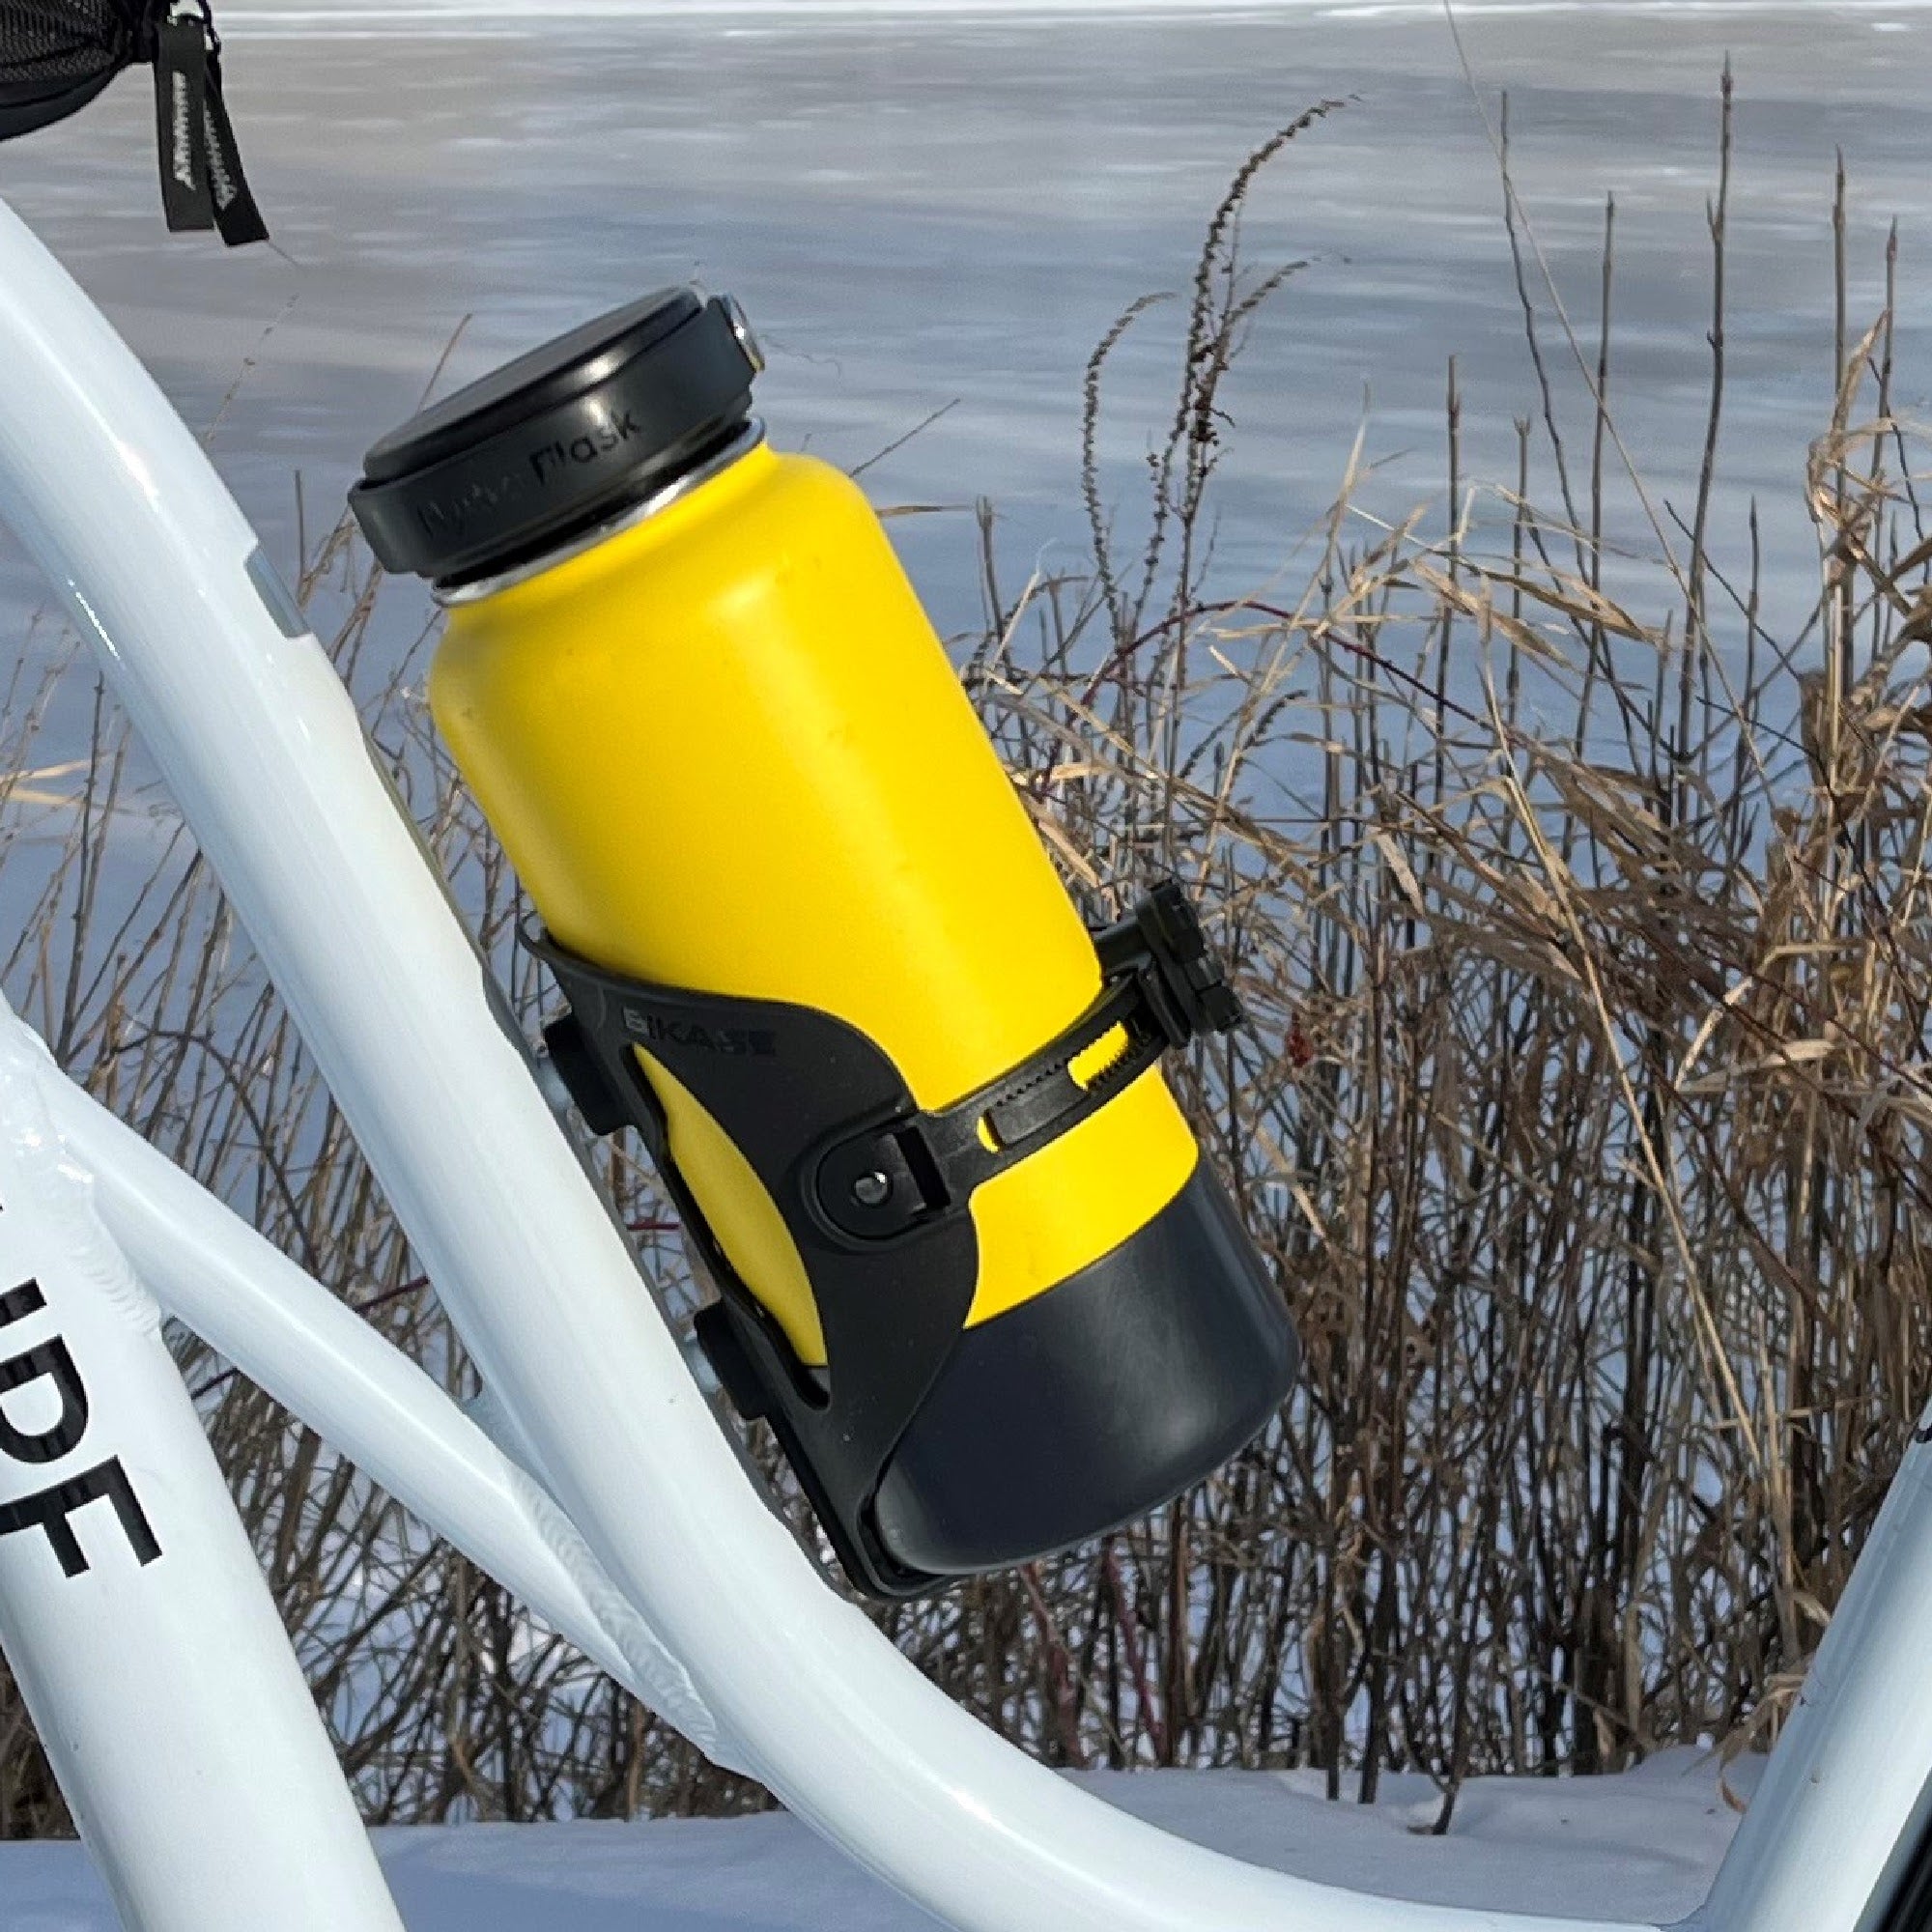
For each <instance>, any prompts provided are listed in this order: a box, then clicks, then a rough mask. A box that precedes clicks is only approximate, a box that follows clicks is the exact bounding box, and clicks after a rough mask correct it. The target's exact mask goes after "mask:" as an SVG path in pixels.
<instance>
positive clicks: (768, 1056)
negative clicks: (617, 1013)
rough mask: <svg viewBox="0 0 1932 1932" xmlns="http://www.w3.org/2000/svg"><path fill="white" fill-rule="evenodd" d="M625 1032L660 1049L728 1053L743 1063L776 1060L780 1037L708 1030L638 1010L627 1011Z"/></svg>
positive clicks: (750, 1030)
mask: <svg viewBox="0 0 1932 1932" xmlns="http://www.w3.org/2000/svg"><path fill="white" fill-rule="evenodd" d="M624 1030H625V1031H626V1032H627V1033H629V1034H630V1035H631V1037H633V1038H634V1039H647V1040H650V1041H652V1042H653V1043H654V1044H656V1045H659V1046H695V1047H697V1048H698V1049H700V1050H701V1051H702V1052H705V1053H728V1054H731V1055H734V1056H735V1057H736V1058H738V1059H741V1060H775V1059H777V1058H778V1051H779V1037H778V1035H777V1034H775V1033H768V1032H766V1031H765V1030H764V1029H763V1028H762V1027H707V1026H699V1025H698V1024H697V1022H696V1020H671V1019H666V1018H665V1016H664V1015H663V1014H662V1013H647V1012H643V1011H641V1010H640V1009H639V1008H637V1007H626V1008H625V1009H624Z"/></svg>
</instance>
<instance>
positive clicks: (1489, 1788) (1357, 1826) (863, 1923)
mask: <svg viewBox="0 0 1932 1932" xmlns="http://www.w3.org/2000/svg"><path fill="white" fill-rule="evenodd" d="M1756 1768H1757V1767H1756V1765H1755V1764H1751V1763H1747V1764H1744V1765H1740V1766H1737V1767H1734V1768H1733V1770H1732V1771H1731V1773H1730V1775H1729V1780H1728V1781H1729V1784H1730V1787H1731V1789H1732V1790H1733V1792H1735V1793H1737V1794H1739V1795H1740V1796H1744V1795H1747V1794H1748V1792H1749V1790H1750V1788H1751V1785H1752V1783H1753V1782H1754V1773H1755V1771H1756ZM1082 1781H1083V1782H1085V1783H1087V1784H1088V1785H1089V1787H1090V1788H1091V1789H1093V1790H1094V1791H1095V1792H1097V1793H1098V1794H1099V1795H1100V1796H1102V1797H1103V1798H1105V1799H1106V1800H1107V1802H1108V1803H1109V1804H1118V1805H1121V1806H1122V1808H1124V1809H1126V1810H1129V1811H1132V1812H1134V1813H1136V1814H1137V1815H1139V1816H1141V1817H1143V1818H1146V1819H1149V1820H1151V1821H1152V1822H1153V1823H1156V1824H1159V1825H1162V1826H1164V1827H1166V1828H1168V1829H1169V1830H1172V1831H1176V1832H1179V1833H1184V1834H1185V1835H1186V1836H1188V1837H1190V1838H1195V1839H1198V1840H1200V1841H1201V1842H1202V1843H1204V1844H1209V1845H1213V1846H1215V1847H1216V1848H1217V1849H1219V1850H1222V1851H1226V1852H1230V1853H1232V1854H1234V1855H1235V1856H1236V1857H1239V1858H1244V1859H1250V1860H1253V1861H1256V1862H1258V1863H1262V1864H1268V1865H1274V1866H1278V1867H1280V1868H1281V1869H1283V1870H1287V1871H1293V1872H1298V1873H1300V1874H1302V1875H1303V1876H1305V1877H1308V1878H1314V1879H1320V1880H1321V1881H1323V1882H1325V1883H1328V1884H1332V1885H1345V1886H1353V1887H1357V1888H1361V1889H1371V1890H1376V1891H1382V1892H1388V1893H1393V1894H1396V1895H1399V1896H1403V1897H1408V1898H1415V1899H1424V1900H1430V1901H1434V1902H1436V1903H1441V1904H1452V1905H1487V1906H1492V1907H1497V1908H1502V1909H1509V1910H1520V1911H1534V1912H1545V1913H1550V1914H1557V1915H1581V1914H1584V1913H1591V1912H1602V1911H1604V1910H1605V1908H1606V1906H1607V1905H1608V1904H1609V1903H1610V1902H1612V1901H1613V1902H1614V1906H1615V1909H1616V1911H1617V1912H1618V1913H1619V1914H1628V1915H1630V1916H1631V1917H1632V1918H1639V1919H1644V1920H1656V1921H1657V1922H1660V1923H1664V1924H1667V1923H1669V1922H1670V1921H1672V1920H1674V1919H1677V1918H1682V1917H1684V1916H1685V1915H1686V1914H1687V1913H1689V1912H1690V1911H1691V1910H1692V1909H1693V1908H1694V1907H1695V1906H1696V1905H1697V1903H1698V1902H1699V1900H1700V1899H1701V1898H1702V1897H1703V1894H1704V1890H1705V1888H1706V1887H1707V1886H1708V1885H1709V1883H1710V1881H1711V1877H1712V1875H1713V1873H1715V1872H1716V1870H1717V1868H1718V1863H1719V1860H1720V1859H1721V1858H1722V1856H1723V1852H1724V1847H1725V1846H1726V1845H1727V1844H1728V1843H1729V1841H1730V1836H1731V1833H1732V1831H1733V1829H1734V1828H1735V1826H1736V1824H1737V1815H1738V1814H1737V1812H1736V1810H1735V1809H1734V1808H1733V1807H1732V1805H1731V1804H1728V1803H1726V1801H1725V1798H1724V1796H1723V1793H1722V1790H1721V1789H1720V1787H1719V1776H1718V1768H1717V1764H1716V1761H1715V1760H1714V1759H1713V1758H1711V1757H1710V1756H1707V1755H1705V1754H1702V1753H1699V1752H1694V1751H1688V1750H1678V1751H1669V1752H1665V1753H1664V1754H1662V1756H1660V1757H1658V1758H1655V1759H1653V1760H1652V1761H1651V1762H1650V1763H1648V1764H1646V1765H1644V1766H1643V1767H1642V1768H1641V1769H1640V1770H1638V1771H1636V1772H1634V1773H1632V1774H1630V1775H1628V1776H1622V1777H1604V1778H1578V1779H1570V1778H1565V1779H1554V1780H1552V1779H1503V1778H1488V1779H1483V1780H1479V1781H1478V1782H1476V1783H1474V1784H1471V1785H1469V1786H1468V1787H1466V1788H1465V1789H1464V1791H1463V1796H1462V1800H1461V1802H1460V1804H1459V1805H1458V1807H1457V1812H1456V1817H1455V1823H1454V1828H1453V1829H1452V1830H1451V1832H1450V1833H1448V1835H1447V1836H1445V1837H1439V1838H1438V1837H1435V1836H1432V1835H1430V1833H1429V1826H1430V1824H1431V1822H1432V1821H1433V1820H1434V1818H1435V1812H1436V1808H1437V1800H1436V1798H1435V1790H1434V1787H1433V1786H1432V1785H1431V1784H1430V1783H1429V1782H1428V1780H1427V1779H1425V1778H1420V1777H1397V1778H1392V1779H1388V1780H1385V1790H1384V1797H1383V1802H1382V1803H1380V1804H1377V1805H1376V1806H1374V1807H1373V1808H1368V1809H1365V1808H1363V1807H1362V1806H1360V1805H1356V1804H1326V1803H1325V1802H1324V1801H1323V1800H1322V1799H1321V1781H1320V1779H1319V1777H1317V1776H1313V1775H1312V1774H1308V1773H1303V1772H1291V1773H1283V1774H1281V1775H1278V1776H1273V1775H1266V1774H1257V1773H1248V1772H1164V1773H1143V1774H1140V1775H1137V1776H1123V1775H1120V1774H1100V1775H1095V1776H1090V1777H1087V1778H1085V1779H1083V1780H1082ZM377 1836H378V1841H379V1843H380V1845H381V1848H382V1853H383V1859H384V1865H385V1866H386V1867H387V1870H388V1874H389V1878H390V1882H391V1883H392V1885H393V1886H394V1888H395V1891H396V1896H397V1900H398V1902H399V1904H400V1905H401V1907H402V1911H403V1916H404V1918H405V1919H406V1920H407V1922H408V1924H409V1926H410V1928H411V1932H561V1928H568V1932H620V1928H621V1932H822V1929H823V1932H830V1928H834V1927H836V1928H837V1929H838V1932H916V1928H919V1927H923V1926H930V1925H931V1924H932V1922H933V1921H932V1920H930V1919H929V1918H926V1917H925V1916H924V1915H923V1913H920V1912H918V1911H916V1910H914V1909H913V1908H912V1907H911V1906H909V1905H906V1904H905V1903H904V1902H903V1901H901V1900H899V1899H897V1898H896V1897H895V1896H894V1895H893V1894H892V1893H891V1892H889V1891H887V1890H886V1889H884V1888H882V1887H881V1886H879V1885H877V1884H875V1883H874V1882H873V1881H871V1880H869V1879H867V1878H866V1877H865V1876H864V1875H863V1874H861V1873H859V1872H857V1871H856V1870H854V1869H853V1868H852V1867H851V1866H849V1865H847V1864H846V1863H845V1862H844V1861H842V1860H841V1859H840V1858H839V1857H838V1854H837V1853H835V1852H833V1851H832V1850H831V1849H829V1848H828V1847H827V1846H825V1845H823V1844H821V1843H820V1842H819V1841H818V1840H817V1839H816V1838H814V1837H813V1836H812V1835H811V1833H809V1832H808V1831H807V1830H806V1829H805V1827H804V1826H802V1825H800V1824H798V1823H797V1822H796V1821H795V1820H794V1819H791V1818H789V1817H784V1816H779V1815H772V1816H766V1817H759V1818H744V1819H731V1820H716V1821H713V1820H700V1821H694V1822H685V1821H679V1822H674V1823H665V1824H643V1825H604V1824H581V1825H484V1826H471V1827H455V1828H449V1829H444V1830H415V1831H386V1832H382V1833H378V1834H377ZM0 1926H4V1927H5V1928H6V1932H111V1928H112V1927H113V1926H114V1917H113V1913H112V1910H111V1909H110V1907H109V1905H108V1903H107V1899H106V1894H105V1893H104V1891H103V1890H102V1889H101V1887H100V1885H99V1881H98V1880H97V1879H96V1877H95V1876H94V1873H93V1870H92V1868H91V1867H90V1865H89V1864H88V1861H87V1858H86V1855H85V1854H84V1853H83V1852H82V1851H81V1850H80V1848H79V1847H78V1846H73V1845H4V1846H0Z"/></svg>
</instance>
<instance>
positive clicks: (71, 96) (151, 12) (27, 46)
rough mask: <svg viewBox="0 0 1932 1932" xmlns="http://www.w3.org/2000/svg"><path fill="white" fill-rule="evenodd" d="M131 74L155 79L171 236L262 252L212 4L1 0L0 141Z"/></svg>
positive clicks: (72, 110)
mask: <svg viewBox="0 0 1932 1932" xmlns="http://www.w3.org/2000/svg"><path fill="white" fill-rule="evenodd" d="M130 67H152V68H153V69H154V71H155V121H156V134H157V138H158V142H159V147H160V163H161V202H162V206H163V207H164V209H165V210H166V212H167V219H168V226H169V227H170V228H172V229H175V230H178V231H179V230H185V229H197V228H205V229H213V230H214V231H215V232H216V233H218V234H219V235H220V237H221V239H222V240H223V241H226V242H228V243H229V244H230V246H235V245H238V244H240V243H241V242H244V241H267V240H268V237H269V231H268V228H267V226H266V225H265V224H264V223H263V220H262V214H261V211H260V210H259V209H258V208H257V207H256V206H255V197H254V196H253V194H251V193H250V192H249V188H248V181H247V177H246V176H245V175H244V174H243V173H242V171H241V152H240V150H239V149H238V148H237V147H236V145H235V129H234V128H233V126H232V125H231V124H230V122H229V119H228V109H227V105H226V103H225V102H224V101H223V99H222V96H221V41H220V37H219V36H218V35H217V34H216V33H215V31H214V22H213V18H212V16H211V15H210V14H209V11H208V7H207V5H206V0H197V4H195V5H183V4H181V0H0V141H6V140H11V139H13V138H14V136H15V135H17V134H31V133H33V132H34V131H35V130H36V129H37V128H46V127H50V126H51V125H52V124H53V123H54V122H56V121H64V120H65V119H66V118H67V117H68V116H69V115H70V114H76V113H78V112H79V111H80V109H81V108H83V107H85V106H86V105H87V103H88V102H89V101H90V100H92V99H94V98H95V97H96V96H97V95H99V93H100V92H101V91H102V90H103V89H104V88H105V87H106V86H107V84H108V82H110V81H111V80H112V79H113V78H114V77H115V75H116V74H118V73H120V72H121V71H123V70H124V69H126V68H130Z"/></svg>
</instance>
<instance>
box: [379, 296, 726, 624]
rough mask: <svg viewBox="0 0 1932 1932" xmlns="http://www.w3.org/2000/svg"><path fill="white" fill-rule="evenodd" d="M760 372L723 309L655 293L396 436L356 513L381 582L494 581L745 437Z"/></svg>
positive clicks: (462, 393) (524, 358) (525, 358)
mask: <svg viewBox="0 0 1932 1932" xmlns="http://www.w3.org/2000/svg"><path fill="white" fill-rule="evenodd" d="M763 366H764V363H763V359H762V358H761V357H760V355H759V354H758V348H757V344H756V343H755V342H754V341H753V337H752V332H751V330H750V328H749V327H747V326H746V323H745V318H744V314H743V312H742V311H741V310H740V309H739V307H738V305H737V303H736V302H734V301H733V300H731V298H729V297H728V296H727V297H717V296H714V297H712V298H710V299H708V300H707V299H705V298H703V297H701V296H699V295H698V294H697V293H696V290H694V289H661V290H659V291H658V293H657V294H656V295H650V296H645V297H644V298H642V299H641V300H640V301H634V302H630V303H627V304H626V305H625V306H624V307H622V308H619V309H612V310H611V313H610V314H609V315H603V316H599V317H598V318H597V320H596V321H595V322H587V323H584V324H583V325H582V327H579V328H574V329H572V330H571V331H570V333H569V334H567V335H562V336H559V337H558V338H557V339H556V340H555V341H554V342H548V343H546V344H544V346H543V347H542V348H541V349H533V350H531V351H530V353H529V354H528V355H520V356H519V357H518V358H517V359H516V360H515V361H514V362H511V363H508V364H506V365H505V366H504V367H503V368H501V369H498V370H496V371H495V372H494V373H493V374H491V375H488V376H485V377H483V378H482V379H481V380H480V381H478V382H475V383H471V384H469V386H468V387H467V388H462V389H458V390H457V391H456V392H455V393H454V394H453V395H450V396H446V397H444V398H443V400H442V401H441V402H440V403H434V404H432V405H431V406H430V407H429V408H428V409H426V410H424V411H422V412H421V413H420V414H418V415H414V416H412V417H411V418H410V420H409V421H408V422H406V423H404V424H403V426H402V427H401V428H400V429H396V430H391V431H390V433H389V434H388V435H387V436H385V437H384V438H383V440H381V441H380V442H378V443H377V444H376V445H375V447H374V448H373V449H371V450H370V451H369V454H368V455H367V456H366V457H365V458H364V459H363V464H362V480H361V481H360V482H359V483H358V484H356V486H355V489H354V490H352V491H351V492H350V493H349V503H350V507H351V509H353V510H354V511H355V520H356V522H357V523H359V524H360V525H361V526H362V534H363V535H364V536H365V537H367V538H368V540H369V548H370V549H371V550H372V551H374V552H375V554H376V555H377V557H378V558H379V559H380V560H381V562H382V563H383V564H384V567H385V568H387V569H389V570H393V571H407V572H409V573H411V574H412V575H414V576H418V577H427V578H431V579H433V580H434V581H435V582H438V583H440V584H444V585H450V584H456V583H460V582H465V581H466V580H469V579H472V578H476V577H482V576H488V575H493V574H495V573H496V572H497V571H501V570H505V569H509V568H511V567H513V566H514V565H516V564H518V563H521V562H525V561H527V560H528V559H530V558H532V557H535V556H540V555H542V554H544V553H545V552H546V551H549V550H552V549H554V548H555V547H556V546H557V545H558V544H561V543H564V542H567V541H568V540H569V539H570V538H571V537H572V536H574V535H576V534H578V533H579V532H581V531H582V530H585V529H588V528H591V527H593V526H596V525H597V524H599V523H602V522H605V521H606V520H608V519H609V518H611V516H614V515H616V514H618V513H619V512H620V511H622V510H623V509H624V508H625V507H626V506H627V505H629V504H631V503H635V502H638V501H640V500H641V499H642V498H643V497H648V496H650V495H652V494H653V493H655V492H656V491H658V490H661V489H663V488H664V487H665V485H666V484H668V483H669V482H671V481H673V480H674V479H675V478H676V477H677V476H678V475H679V474H680V473H682V472H683V471H685V470H688V469H691V468H693V467H694V466H695V465H696V464H698V463H701V462H702V461H703V460H704V459H705V458H706V457H707V456H708V455H710V454H711V453H712V452H713V451H714V450H716V449H718V448H720V447H721V446H722V445H723V444H725V442H727V441H728V440H730V439H731V438H732V437H733V436H734V435H735V434H737V433H738V431H739V430H740V429H742V427H743V426H744V424H745V422H746V420H747V418H748V416H749V414H750V412H751V407H752V379H753V377H754V376H755V375H756V374H757V373H758V371H759V370H760V369H761V368H762V367H763Z"/></svg>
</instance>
